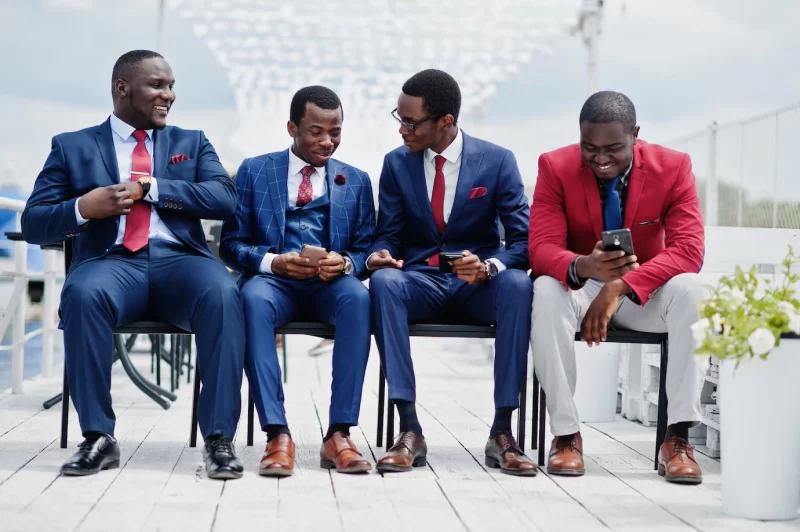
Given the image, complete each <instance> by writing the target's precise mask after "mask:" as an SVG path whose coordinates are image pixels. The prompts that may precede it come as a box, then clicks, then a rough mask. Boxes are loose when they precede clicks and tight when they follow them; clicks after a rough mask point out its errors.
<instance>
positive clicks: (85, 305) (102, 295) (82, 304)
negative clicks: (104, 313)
mask: <svg viewBox="0 0 800 532" xmlns="http://www.w3.org/2000/svg"><path fill="white" fill-rule="evenodd" d="M111 304H112V301H111V299H110V298H109V297H108V290H107V289H106V288H105V287H104V286H103V285H102V284H101V283H92V282H72V283H70V282H67V283H65V284H64V289H63V290H62V292H61V307H62V308H64V309H65V310H66V309H68V308H70V307H72V306H77V307H78V308H80V309H81V313H83V312H86V311H91V310H92V309H98V308H104V307H108V306H111Z"/></svg>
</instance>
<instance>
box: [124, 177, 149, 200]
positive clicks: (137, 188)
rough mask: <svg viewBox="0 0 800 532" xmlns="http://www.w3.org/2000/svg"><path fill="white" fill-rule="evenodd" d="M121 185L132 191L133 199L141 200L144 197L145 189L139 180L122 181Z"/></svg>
mask: <svg viewBox="0 0 800 532" xmlns="http://www.w3.org/2000/svg"><path fill="white" fill-rule="evenodd" d="M120 186H123V187H125V190H127V191H128V192H130V194H131V199H132V200H133V201H139V200H140V199H142V192H143V191H144V189H143V188H142V184H141V183H139V182H138V181H128V182H127V183H120Z"/></svg>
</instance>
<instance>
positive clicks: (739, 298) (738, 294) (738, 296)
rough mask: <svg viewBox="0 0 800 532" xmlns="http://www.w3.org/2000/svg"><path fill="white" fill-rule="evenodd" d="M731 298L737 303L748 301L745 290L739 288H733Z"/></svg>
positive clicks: (741, 303)
mask: <svg viewBox="0 0 800 532" xmlns="http://www.w3.org/2000/svg"><path fill="white" fill-rule="evenodd" d="M731 299H732V300H733V302H734V303H735V304H737V305H743V304H744V303H746V302H747V296H745V295H744V292H742V291H741V290H739V289H738V288H734V289H733V290H731Z"/></svg>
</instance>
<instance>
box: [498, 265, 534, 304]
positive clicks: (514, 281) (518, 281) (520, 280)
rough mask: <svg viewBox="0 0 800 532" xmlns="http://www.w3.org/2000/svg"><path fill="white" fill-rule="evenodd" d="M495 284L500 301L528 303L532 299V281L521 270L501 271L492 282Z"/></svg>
mask: <svg viewBox="0 0 800 532" xmlns="http://www.w3.org/2000/svg"><path fill="white" fill-rule="evenodd" d="M492 282H493V283H497V285H498V286H497V290H498V296H499V298H500V300H501V301H502V300H504V299H506V300H512V299H513V300H517V301H528V304H530V300H531V298H532V297H533V281H531V278H530V277H528V275H527V274H526V273H525V272H523V271H522V270H503V271H502V272H500V273H499V274H497V277H496V278H494V279H493V280H492Z"/></svg>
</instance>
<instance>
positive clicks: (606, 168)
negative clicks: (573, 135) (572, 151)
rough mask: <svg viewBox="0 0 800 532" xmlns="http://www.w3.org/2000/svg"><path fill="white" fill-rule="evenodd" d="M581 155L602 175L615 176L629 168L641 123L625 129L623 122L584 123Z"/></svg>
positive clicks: (608, 177)
mask: <svg viewBox="0 0 800 532" xmlns="http://www.w3.org/2000/svg"><path fill="white" fill-rule="evenodd" d="M580 127H581V144H580V146H581V159H583V164H585V165H586V166H588V167H589V168H591V170H592V172H594V175H596V176H597V177H598V178H600V179H614V178H615V177H617V176H618V175H621V174H623V173H624V172H625V170H627V169H628V166H629V165H630V164H631V161H632V160H633V145H634V144H635V142H636V138H637V137H638V136H639V126H636V127H634V128H633V131H626V128H625V125H624V124H622V122H607V123H594V122H582V123H581V126H580Z"/></svg>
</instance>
